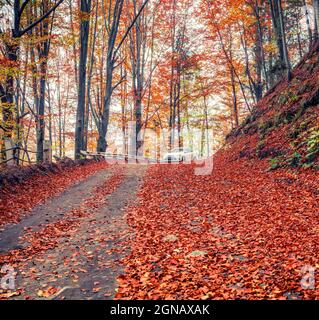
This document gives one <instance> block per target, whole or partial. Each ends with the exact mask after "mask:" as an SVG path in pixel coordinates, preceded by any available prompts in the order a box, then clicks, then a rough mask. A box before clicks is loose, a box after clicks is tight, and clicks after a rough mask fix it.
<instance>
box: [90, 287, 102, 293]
mask: <svg viewBox="0 0 319 320" xmlns="http://www.w3.org/2000/svg"><path fill="white" fill-rule="evenodd" d="M101 289H102V288H93V290H92V291H93V292H94V293H97V292H100V291H101Z"/></svg>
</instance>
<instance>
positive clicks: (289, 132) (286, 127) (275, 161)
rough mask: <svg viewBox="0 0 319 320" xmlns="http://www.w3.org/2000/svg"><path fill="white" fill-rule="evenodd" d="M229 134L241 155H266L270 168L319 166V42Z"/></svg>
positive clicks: (230, 142) (236, 152)
mask: <svg viewBox="0 0 319 320" xmlns="http://www.w3.org/2000/svg"><path fill="white" fill-rule="evenodd" d="M292 75H293V78H292V80H291V81H290V82H288V81H287V80H283V81H281V82H279V83H278V84H277V85H276V86H275V87H274V88H273V89H271V90H270V91H269V92H268V93H267V94H266V96H265V97H264V98H263V99H262V100H261V101H260V102H259V103H258V104H257V106H256V107H255V108H254V110H253V112H252V114H251V115H250V116H249V117H248V118H247V119H246V121H245V122H244V123H243V124H242V125H241V126H240V127H239V128H238V129H236V130H233V131H232V132H231V134H230V135H229V136H228V139H227V141H228V142H229V143H228V144H227V146H228V147H231V149H233V151H234V155H235V156H236V155H237V156H238V157H248V158H259V159H264V158H267V159H269V161H270V168H272V169H275V168H278V167H303V168H308V167H314V168H318V156H319V43H317V45H315V46H314V48H313V49H312V50H311V51H310V52H309V53H308V54H307V55H306V56H305V57H304V59H303V60H302V61H301V62H300V63H299V64H298V65H297V66H296V68H295V69H294V70H293V72H292Z"/></svg>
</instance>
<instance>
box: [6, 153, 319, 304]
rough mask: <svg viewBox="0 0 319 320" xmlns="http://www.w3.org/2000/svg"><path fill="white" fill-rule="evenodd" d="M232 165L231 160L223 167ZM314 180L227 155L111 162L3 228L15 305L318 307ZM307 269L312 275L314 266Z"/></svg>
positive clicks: (308, 174) (318, 207)
mask: <svg viewBox="0 0 319 320" xmlns="http://www.w3.org/2000/svg"><path fill="white" fill-rule="evenodd" d="M226 158H227V159H226ZM318 187H319V179H318V175H317V172H315V171H313V170H303V171H296V170H294V171H293V170H281V169H280V170H277V171H272V172H269V171H268V170H267V166H266V163H263V162H262V161H261V162H254V161H249V160H247V159H237V160H236V161H229V158H228V157H227V155H225V154H224V155H220V156H218V157H217V159H216V160H214V169H213V172H212V173H211V174H209V175H206V176H199V175H196V174H195V167H194V165H183V164H179V165H151V166H144V165H125V166H124V165H122V166H121V165H112V166H108V167H106V168H105V167H104V168H100V169H99V171H97V172H95V173H93V174H92V175H91V176H89V177H87V178H86V179H84V180H82V181H81V182H79V183H76V184H74V185H72V186H69V187H68V188H67V189H66V190H64V191H63V192H62V193H60V194H58V195H54V196H52V197H50V199H48V200H47V201H46V202H45V203H44V204H42V205H36V206H34V208H33V209H32V210H31V211H30V212H29V213H28V214H25V215H24V216H23V217H22V218H21V220H20V222H18V223H16V224H6V225H5V226H4V227H3V230H2V232H1V231H0V239H1V240H0V251H1V252H0V254H1V255H0V265H3V264H9V265H11V266H13V267H14V269H15V271H16V272H17V276H16V289H15V290H9V291H4V290H2V292H1V291H0V297H2V298H14V299H114V298H115V299H238V298H239V299H313V298H319V290H318V289H316V288H314V287H311V288H308V289H307V288H305V286H304V284H303V283H302V282H301V281H302V279H303V277H304V276H305V272H307V270H308V271H309V268H310V269H311V268H313V269H316V268H318V267H319V259H318V255H317V254H316V253H317V252H318V249H319V248H318V246H319V232H318V231H319V221H318V212H319V192H318V190H319V188H318ZM311 270H312V269H311Z"/></svg>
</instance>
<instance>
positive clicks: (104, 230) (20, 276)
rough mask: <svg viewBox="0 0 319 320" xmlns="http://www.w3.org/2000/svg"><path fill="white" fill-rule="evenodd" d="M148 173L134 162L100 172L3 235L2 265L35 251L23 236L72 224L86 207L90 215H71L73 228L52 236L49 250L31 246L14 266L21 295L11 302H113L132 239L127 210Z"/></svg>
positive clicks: (33, 213)
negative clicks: (28, 300) (64, 223)
mask: <svg viewBox="0 0 319 320" xmlns="http://www.w3.org/2000/svg"><path fill="white" fill-rule="evenodd" d="M146 169H147V166H146V165H134V164H132V165H125V166H124V165H123V166H121V165H114V166H111V167H110V168H108V169H105V170H102V171H99V172H97V173H96V174H95V175H94V176H92V177H90V178H89V179H87V180H85V181H83V182H80V183H79V184H77V185H75V186H73V187H71V188H69V189H68V190H66V191H65V192H64V193H62V194H61V195H60V196H56V197H54V198H53V199H51V200H48V201H47V203H45V204H44V205H42V206H39V207H36V208H35V209H34V210H33V212H31V214H30V215H29V216H28V217H26V218H25V219H23V220H22V221H21V222H20V223H19V224H17V225H13V226H9V227H8V228H7V229H5V230H4V231H3V232H2V233H0V238H1V239H2V240H1V244H0V250H1V251H0V261H1V260H3V257H5V256H8V255H9V257H10V255H11V257H12V256H13V257H14V256H16V255H19V254H20V253H19V251H21V250H29V249H30V247H32V242H31V243H28V241H27V240H26V239H28V237H26V236H25V234H27V235H28V234H29V236H30V235H31V238H32V234H33V232H36V233H35V235H37V234H38V233H37V232H41V230H43V228H45V227H48V226H49V227H50V225H53V226H55V224H56V223H59V222H60V221H62V222H63V220H65V219H68V221H69V220H70V215H69V213H70V212H74V210H75V212H76V210H78V208H83V207H85V206H88V208H86V210H88V212H89V214H85V215H78V216H77V215H73V216H72V219H71V220H72V221H73V220H74V222H75V228H72V229H71V230H68V232H65V233H63V231H62V232H59V233H58V235H56V234H54V236H56V238H54V239H51V240H54V241H55V244H54V246H53V248H52V247H50V246H48V248H49V249H47V250H46V249H44V250H43V251H41V250H40V252H36V253H35V254H34V252H33V251H32V248H31V250H30V252H31V254H30V255H28V256H27V257H26V258H25V259H20V260H19V259H18V260H17V262H15V263H14V264H13V266H14V269H15V272H16V273H17V275H16V280H15V286H16V288H15V290H16V291H17V292H18V294H17V295H16V296H14V297H13V298H14V299H50V300H53V299H56V300H60V299H70V300H76V299H88V300H90V299H94V300H96V299H113V298H114V296H115V294H116V288H117V281H116V278H117V277H118V276H120V275H121V274H122V273H123V270H122V266H121V263H120V260H121V258H123V257H124V256H125V255H127V254H128V253H129V252H130V248H129V247H127V246H125V245H123V244H122V242H123V243H124V242H125V243H126V241H127V240H128V239H130V238H132V237H134V234H132V231H131V229H130V228H129V227H128V225H127V221H126V217H125V208H126V207H127V206H128V205H130V204H133V202H134V201H136V194H137V192H138V190H139V186H140V184H141V182H142V181H143V176H144V173H145V171H146ZM107 188H110V190H109V191H106V189H107ZM95 197H96V199H95ZM95 200H96V201H95ZM97 202H99V203H97ZM13 249H15V250H14V251H11V250H13ZM1 256H2V258H1ZM20 256H21V254H20ZM4 261H5V259H4Z"/></svg>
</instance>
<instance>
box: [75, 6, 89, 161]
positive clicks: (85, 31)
mask: <svg viewBox="0 0 319 320" xmlns="http://www.w3.org/2000/svg"><path fill="white" fill-rule="evenodd" d="M90 11H91V0H81V31H80V65H79V89H78V106H77V112H76V125H75V159H79V158H81V150H82V149H83V146H84V133H85V129H84V126H85V106H86V71H87V56H88V41H89V33H90V32H89V31H90V17H89V14H90Z"/></svg>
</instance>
